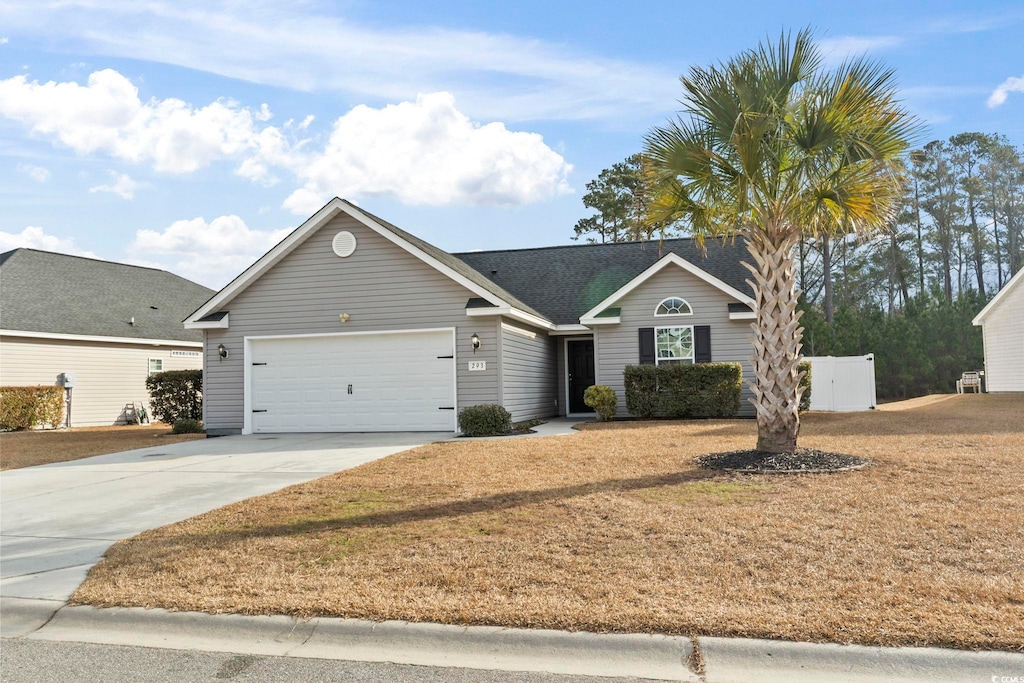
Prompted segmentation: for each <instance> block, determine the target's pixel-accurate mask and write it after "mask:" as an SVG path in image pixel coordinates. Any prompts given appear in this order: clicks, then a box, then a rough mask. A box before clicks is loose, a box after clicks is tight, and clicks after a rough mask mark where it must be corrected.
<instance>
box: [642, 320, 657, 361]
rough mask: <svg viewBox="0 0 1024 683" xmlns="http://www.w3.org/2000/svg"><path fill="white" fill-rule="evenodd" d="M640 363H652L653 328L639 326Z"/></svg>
mask: <svg viewBox="0 0 1024 683" xmlns="http://www.w3.org/2000/svg"><path fill="white" fill-rule="evenodd" d="M640 365H654V328H653V327H641V328H640Z"/></svg>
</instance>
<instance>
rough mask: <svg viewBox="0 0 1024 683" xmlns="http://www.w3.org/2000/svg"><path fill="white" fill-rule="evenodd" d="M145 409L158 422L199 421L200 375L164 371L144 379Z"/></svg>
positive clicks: (193, 371) (200, 414)
mask: <svg viewBox="0 0 1024 683" xmlns="http://www.w3.org/2000/svg"><path fill="white" fill-rule="evenodd" d="M146 389H147V390H148V391H149V407H150V410H151V411H152V413H153V416H154V417H155V418H156V419H158V420H160V421H161V422H166V423H168V424H174V423H175V422H178V421H179V420H202V419H203V371H202V370H168V371H166V372H154V373H153V374H152V375H150V376H149V377H147V378H146Z"/></svg>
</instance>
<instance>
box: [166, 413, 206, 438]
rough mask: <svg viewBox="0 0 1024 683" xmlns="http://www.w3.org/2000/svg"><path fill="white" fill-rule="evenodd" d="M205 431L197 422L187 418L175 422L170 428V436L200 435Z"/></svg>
mask: <svg viewBox="0 0 1024 683" xmlns="http://www.w3.org/2000/svg"><path fill="white" fill-rule="evenodd" d="M205 431H206V430H205V429H203V425H202V423H201V422H200V421H199V420H193V419H192V418H188V417H186V418H183V419H181V420H175V422H174V424H173V425H172V426H171V434H202V433H203V432H205Z"/></svg>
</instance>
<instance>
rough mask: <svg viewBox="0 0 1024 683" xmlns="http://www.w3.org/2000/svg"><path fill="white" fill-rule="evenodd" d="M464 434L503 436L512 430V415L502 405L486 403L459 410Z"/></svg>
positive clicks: (460, 423)
mask: <svg viewBox="0 0 1024 683" xmlns="http://www.w3.org/2000/svg"><path fill="white" fill-rule="evenodd" d="M459 429H460V430H462V433H463V435H464V436H502V435H504V434H508V433H509V432H511V431H512V415H511V414H510V413H509V412H508V411H507V410H505V409H504V408H503V407H502V406H499V405H496V404H494V403H485V404H483V405H478V406H469V407H468V408H463V409H462V410H461V411H459Z"/></svg>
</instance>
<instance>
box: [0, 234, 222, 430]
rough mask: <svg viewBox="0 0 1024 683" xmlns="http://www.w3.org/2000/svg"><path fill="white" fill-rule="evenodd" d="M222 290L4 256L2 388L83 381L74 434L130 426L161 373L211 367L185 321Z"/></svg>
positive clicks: (147, 274) (86, 263)
mask: <svg viewBox="0 0 1024 683" xmlns="http://www.w3.org/2000/svg"><path fill="white" fill-rule="evenodd" d="M212 294H213V290H210V289H207V288H206V287H203V286H201V285H197V284H196V283H194V282H190V281H189V280H186V279H184V278H181V277H178V276H177V275H173V274H171V273H168V272H166V271H163V270H156V269H153V268H142V267H140V266H129V265H125V264H121V263H111V262H109V261H99V260H96V259H91V258H83V257H80V256H67V255H65V254H54V253H51V252H47V251H37V250H35V249H15V250H14V251H9V252H6V253H4V254H0V386H11V385H35V384H51V385H52V384H57V383H58V377H59V375H61V374H62V373H70V374H72V375H73V376H74V388H73V389H72V395H71V397H72V410H71V425H72V426H74V427H81V426H90V425H109V424H115V423H116V422H118V421H119V420H122V419H123V417H124V415H123V410H124V407H125V404H127V403H132V402H135V403H140V402H143V403H145V404H147V405H148V402H149V397H148V394H147V392H146V386H145V381H146V377H147V375H149V373H151V372H157V371H161V370H184V369H191V368H199V367H202V353H201V351H202V347H203V343H202V334H201V333H199V332H195V331H193V330H186V329H183V327H182V324H181V321H182V320H183V319H184V318H185V316H186V315H188V314H189V312H191V311H193V310H195V307H196V306H198V305H199V304H201V303H202V302H203V301H205V300H206V299H208V298H209V297H210V296H211V295H212Z"/></svg>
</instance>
